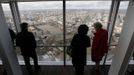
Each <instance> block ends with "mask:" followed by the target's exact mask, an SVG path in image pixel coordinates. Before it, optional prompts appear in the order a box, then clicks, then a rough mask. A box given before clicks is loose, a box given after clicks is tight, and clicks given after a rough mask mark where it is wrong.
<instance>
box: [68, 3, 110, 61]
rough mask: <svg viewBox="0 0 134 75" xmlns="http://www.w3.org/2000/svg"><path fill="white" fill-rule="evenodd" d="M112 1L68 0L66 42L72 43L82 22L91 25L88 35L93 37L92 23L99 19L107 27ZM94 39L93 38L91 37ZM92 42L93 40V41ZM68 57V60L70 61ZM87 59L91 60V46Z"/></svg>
mask: <svg viewBox="0 0 134 75" xmlns="http://www.w3.org/2000/svg"><path fill="white" fill-rule="evenodd" d="M110 7H111V1H67V2H66V42H67V45H70V42H71V40H72V38H73V35H74V34H75V33H77V28H78V26H79V25H80V24H87V25H88V27H89V32H88V36H90V37H91V38H92V34H91V30H92V24H93V23H95V22H97V21H99V22H101V23H102V24H103V28H105V29H106V28H107V22H108V17H109V11H110ZM91 41H92V39H91ZM91 43H92V42H91ZM70 60H71V58H70V57H68V55H67V59H66V61H68V62H69V61H70ZM87 61H91V48H88V49H87Z"/></svg>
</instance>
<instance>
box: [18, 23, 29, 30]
mask: <svg viewBox="0 0 134 75" xmlns="http://www.w3.org/2000/svg"><path fill="white" fill-rule="evenodd" d="M20 27H21V29H22V30H25V29H27V28H28V23H26V22H23V23H21V24H20Z"/></svg>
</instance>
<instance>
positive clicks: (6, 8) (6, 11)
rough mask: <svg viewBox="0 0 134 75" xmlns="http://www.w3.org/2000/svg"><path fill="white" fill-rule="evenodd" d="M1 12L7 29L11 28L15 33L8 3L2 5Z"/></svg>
mask: <svg viewBox="0 0 134 75" xmlns="http://www.w3.org/2000/svg"><path fill="white" fill-rule="evenodd" d="M2 7H3V11H4V14H5V18H6V22H7V24H8V27H9V28H11V29H12V30H13V31H14V32H16V27H15V25H14V20H13V17H12V13H11V9H10V6H9V3H2Z"/></svg>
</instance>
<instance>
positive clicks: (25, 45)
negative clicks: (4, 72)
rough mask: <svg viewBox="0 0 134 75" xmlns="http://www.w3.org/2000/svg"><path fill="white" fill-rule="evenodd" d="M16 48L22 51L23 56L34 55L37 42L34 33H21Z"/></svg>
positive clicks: (17, 38) (18, 35)
mask: <svg viewBox="0 0 134 75" xmlns="http://www.w3.org/2000/svg"><path fill="white" fill-rule="evenodd" d="M16 46H19V47H20V49H21V54H22V55H26V56H27V55H33V53H35V48H36V41H35V37H34V35H33V33H32V32H28V31H25V32H20V33H18V34H17V37H16Z"/></svg>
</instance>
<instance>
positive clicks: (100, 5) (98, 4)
mask: <svg viewBox="0 0 134 75" xmlns="http://www.w3.org/2000/svg"><path fill="white" fill-rule="evenodd" d="M2 5H3V8H4V10H9V5H7V4H2ZM18 5H19V10H39V9H62V1H45V2H20V3H18ZM127 5H128V2H121V5H120V9H126V8H127ZM110 6H111V1H67V2H66V8H67V9H110Z"/></svg>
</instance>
